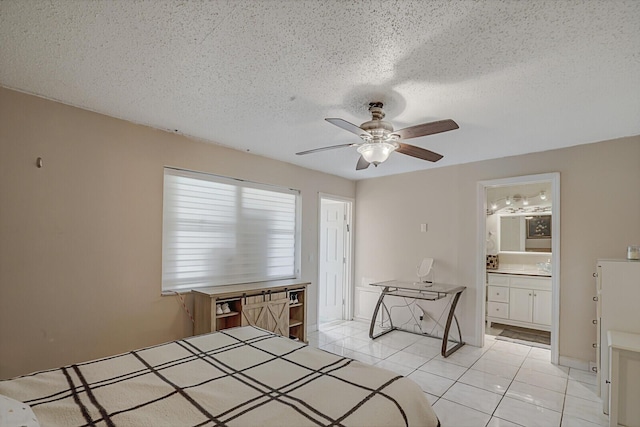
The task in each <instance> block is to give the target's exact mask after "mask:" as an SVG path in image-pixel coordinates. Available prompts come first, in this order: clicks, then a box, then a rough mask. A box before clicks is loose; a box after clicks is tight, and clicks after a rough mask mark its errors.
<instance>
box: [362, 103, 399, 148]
mask: <svg viewBox="0 0 640 427" xmlns="http://www.w3.org/2000/svg"><path fill="white" fill-rule="evenodd" d="M369 111H370V112H371V120H369V121H368V122H364V123H362V124H361V125H360V128H361V129H362V130H365V131H367V132H369V133H370V134H371V135H372V136H373V140H380V139H384V140H386V139H388V138H389V134H390V133H391V132H393V126H392V125H391V123H389V122H386V121H384V120H382V119H384V116H385V114H384V110H383V109H382V102H372V103H370V104H369ZM367 139H368V138H367Z"/></svg>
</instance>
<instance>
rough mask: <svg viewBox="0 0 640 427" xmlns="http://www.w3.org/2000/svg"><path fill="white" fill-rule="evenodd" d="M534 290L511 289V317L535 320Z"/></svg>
mask: <svg viewBox="0 0 640 427" xmlns="http://www.w3.org/2000/svg"><path fill="white" fill-rule="evenodd" d="M532 306H533V291H532V290H530V289H519V288H511V289H509V319H512V320H519V321H521V322H531V321H532V320H533V315H532V308H533V307H532Z"/></svg>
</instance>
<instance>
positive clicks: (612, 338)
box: [607, 331, 640, 427]
mask: <svg viewBox="0 0 640 427" xmlns="http://www.w3.org/2000/svg"><path fill="white" fill-rule="evenodd" d="M607 341H608V343H609V378H610V380H609V381H610V384H609V386H610V388H611V389H610V390H609V427H618V426H619V425H622V426H628V427H634V426H636V427H637V426H640V409H638V407H637V406H638V402H640V335H638V334H630V333H627V332H619V331H607ZM618 421H620V422H621V423H620V424H618Z"/></svg>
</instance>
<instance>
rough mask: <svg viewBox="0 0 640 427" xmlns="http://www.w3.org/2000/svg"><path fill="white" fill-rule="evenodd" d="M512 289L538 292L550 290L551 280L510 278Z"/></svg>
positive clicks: (546, 278) (543, 278) (547, 278)
mask: <svg viewBox="0 0 640 427" xmlns="http://www.w3.org/2000/svg"><path fill="white" fill-rule="evenodd" d="M511 287H512V288H527V289H534V290H540V291H550V290H551V278H549V277H512V278H511Z"/></svg>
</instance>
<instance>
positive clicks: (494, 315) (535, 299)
mask: <svg viewBox="0 0 640 427" xmlns="http://www.w3.org/2000/svg"><path fill="white" fill-rule="evenodd" d="M487 276H488V280H487V282H488V283H487V322H489V326H491V324H492V323H501V324H504V325H513V326H520V327H523V328H530V329H539V330H543V331H550V330H551V277H549V276H534V275H524V274H504V273H488V275H487Z"/></svg>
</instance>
